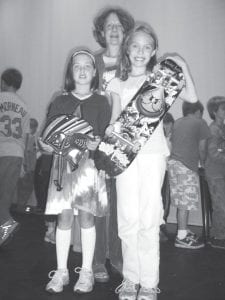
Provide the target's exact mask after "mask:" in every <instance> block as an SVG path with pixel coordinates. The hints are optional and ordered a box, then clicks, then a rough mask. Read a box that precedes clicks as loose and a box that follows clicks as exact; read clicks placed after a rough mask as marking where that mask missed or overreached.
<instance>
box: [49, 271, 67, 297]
mask: <svg viewBox="0 0 225 300" xmlns="http://www.w3.org/2000/svg"><path fill="white" fill-rule="evenodd" d="M48 277H49V278H50V279H51V280H50V281H49V283H48V284H47V285H46V288H45V290H46V291H47V292H49V293H52V294H54V293H61V292H62V291H63V287H64V286H65V285H68V284H69V272H68V270H67V269H66V270H56V271H51V272H49V274H48Z"/></svg>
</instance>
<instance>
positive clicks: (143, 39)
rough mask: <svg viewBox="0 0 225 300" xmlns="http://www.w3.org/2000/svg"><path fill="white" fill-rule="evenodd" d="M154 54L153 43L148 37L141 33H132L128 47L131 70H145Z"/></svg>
mask: <svg viewBox="0 0 225 300" xmlns="http://www.w3.org/2000/svg"><path fill="white" fill-rule="evenodd" d="M155 52H156V50H155V42H154V40H153V39H152V37H151V36H150V35H148V34H147V33H145V32H142V31H139V32H136V33H134V35H133V37H132V39H131V42H130V44H129V46H128V55H129V58H130V62H131V66H132V69H133V68H143V69H145V68H146V66H147V64H148V63H149V61H150V59H151V57H152V56H153V55H155Z"/></svg>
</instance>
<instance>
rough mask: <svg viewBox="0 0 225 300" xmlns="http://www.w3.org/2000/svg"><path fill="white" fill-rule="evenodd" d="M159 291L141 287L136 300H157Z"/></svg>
mask: <svg viewBox="0 0 225 300" xmlns="http://www.w3.org/2000/svg"><path fill="white" fill-rule="evenodd" d="M160 292H161V291H160V289H159V288H145V287H141V288H140V290H139V293H138V297H137V300H157V294H159V293H160Z"/></svg>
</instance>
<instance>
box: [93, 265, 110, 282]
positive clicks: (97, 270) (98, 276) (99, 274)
mask: <svg viewBox="0 0 225 300" xmlns="http://www.w3.org/2000/svg"><path fill="white" fill-rule="evenodd" d="M93 272H94V278H95V281H96V282H101V283H104V282H108V281H109V274H108V272H107V270H106V267H105V266H104V265H102V264H101V265H95V266H93Z"/></svg>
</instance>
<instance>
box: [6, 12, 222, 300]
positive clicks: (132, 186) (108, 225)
mask: <svg viewBox="0 0 225 300" xmlns="http://www.w3.org/2000/svg"><path fill="white" fill-rule="evenodd" d="M94 36H95V38H96V41H97V42H98V43H99V45H100V46H101V47H102V49H103V50H101V51H100V52H98V53H96V54H95V53H92V52H91V51H90V50H88V49H86V48H84V47H82V48H79V49H77V50H75V51H73V53H72V54H71V56H70V59H69V61H68V63H67V68H66V75H65V83H64V90H63V92H62V93H60V94H59V95H57V96H56V97H55V98H54V100H53V101H52V102H51V104H50V106H49V108H48V113H47V117H46V121H45V128H47V127H48V126H49V125H50V124H52V122H54V125H55V124H56V119H57V117H58V116H59V115H60V116H61V115H70V116H74V117H79V118H82V119H83V120H85V121H86V122H88V123H89V124H90V126H91V127H92V133H91V134H88V135H87V136H86V138H85V139H84V143H85V149H86V150H80V151H81V153H82V158H81V160H80V163H79V166H78V168H77V169H76V170H74V168H73V166H74V162H75V161H76V159H77V156H78V153H77V151H72V150H73V149H72V148H71V152H70V159H68V160H67V159H66V158H65V157H63V158H62V157H60V156H59V154H58V153H56V152H55V151H54V148H53V147H52V146H50V145H47V144H46V143H45V141H43V140H42V137H41V136H40V137H39V139H38V143H37V129H38V122H37V120H36V119H34V118H31V116H30V114H29V112H28V108H27V106H26V104H25V103H24V101H23V100H22V99H21V98H20V96H18V94H17V90H18V89H19V88H20V86H21V83H22V75H21V73H20V72H19V71H18V70H16V69H7V70H6V71H5V72H3V73H2V75H1V93H0V203H1V210H0V246H1V245H2V244H4V243H5V242H6V240H7V239H8V238H9V237H10V236H11V235H12V234H13V233H14V232H15V231H16V230H17V229H18V227H19V224H18V222H16V221H15V220H14V219H13V217H12V216H11V214H10V206H11V204H12V200H13V199H14V202H15V197H16V195H17V194H18V196H19V199H22V200H20V201H22V202H21V203H22V204H23V206H26V205H27V203H28V202H29V201H28V199H29V198H30V197H31V194H32V192H35V195H36V199H37V206H39V208H40V209H41V210H42V211H43V212H44V213H45V215H46V216H49V215H50V216H52V215H54V219H53V221H52V220H49V219H47V218H46V221H48V223H46V224H48V230H47V235H46V237H45V240H46V241H53V242H54V243H55V244H56V258H57V268H56V271H51V272H50V273H49V278H50V281H49V282H48V283H47V285H46V287H45V289H46V291H47V292H49V293H60V292H62V291H63V289H64V286H66V285H68V284H69V280H70V278H69V270H68V266H67V264H68V258H69V249H70V244H71V233H72V232H73V231H72V225H73V222H74V216H75V215H77V216H78V220H79V226H80V232H81V250H82V265H81V267H80V268H78V267H76V268H75V272H76V273H79V278H78V280H77V282H76V283H75V285H74V288H73V290H74V292H76V293H88V292H91V291H92V290H93V287H94V282H95V281H97V282H106V281H108V280H109V274H108V271H107V268H106V266H105V263H106V258H107V257H108V258H109V259H110V263H111V266H112V268H115V270H117V271H119V273H120V274H121V275H122V276H123V280H122V283H121V284H120V285H119V286H118V288H117V289H116V293H118V294H119V299H120V300H136V299H137V300H156V299H157V294H158V293H159V292H160V290H159V288H158V284H159V263H160V258H159V257H160V251H159V248H160V247H159V245H160V239H159V238H160V226H162V225H163V224H164V223H165V221H166V218H167V216H168V210H169V205H170V200H171V204H172V205H174V206H175V207H176V208H177V236H176V238H175V243H174V245H175V247H180V248H187V249H198V248H202V247H204V243H203V241H202V240H201V238H200V237H198V236H197V235H196V234H195V233H193V232H192V231H191V230H190V229H188V217H189V211H190V210H192V209H194V210H195V209H197V208H198V203H199V201H200V200H199V199H200V197H201V195H200V187H199V176H198V169H199V167H200V166H201V167H202V168H204V169H205V173H206V178H207V181H208V184H209V190H210V194H211V199H212V206H213V218H212V230H211V235H212V238H211V240H210V244H211V245H212V247H215V248H222V249H225V221H224V216H225V205H224V199H223V197H224V193H225V173H224V172H225V171H224V170H225V168H224V164H225V155H224V153H225V125H224V120H225V97H221V96H218V97H213V98H211V99H210V100H209V101H208V103H207V109H208V112H209V115H210V117H211V119H212V120H213V122H212V124H210V126H208V125H207V123H206V122H205V121H204V120H203V119H202V115H203V105H202V104H201V102H200V101H198V97H197V93H196V89H195V86H194V83H193V80H192V77H191V74H190V71H189V68H188V66H187V63H186V62H185V60H184V59H183V58H182V57H180V56H179V55H167V57H168V58H170V59H172V60H174V61H175V62H176V63H177V64H178V65H179V66H180V67H181V69H182V72H183V74H184V78H185V85H184V87H183V89H182V91H181V94H180V95H179V98H180V99H182V100H183V104H182V111H183V117H182V118H179V119H177V120H174V119H173V117H172V115H171V114H170V113H168V114H166V116H165V119H164V124H163V122H160V124H159V125H158V127H157V129H156V131H155V132H154V133H153V135H152V137H151V139H150V140H149V141H147V143H146V144H145V145H144V147H143V148H142V149H141V151H140V153H139V154H138V155H137V157H136V159H135V160H134V161H133V162H132V164H131V165H130V166H129V168H128V169H127V170H125V171H124V172H123V173H122V174H120V175H119V176H117V177H116V178H112V177H109V176H106V174H105V173H104V172H102V171H99V170H97V168H96V167H95V163H94V152H95V150H96V148H97V146H98V144H99V143H100V141H101V138H102V137H103V136H104V134H105V132H106V133H107V134H108V135H110V134H111V132H112V130H113V129H114V125H113V124H114V122H115V120H116V119H117V117H118V115H119V114H120V112H121V111H122V110H123V108H124V107H125V106H126V105H127V104H128V102H129V100H130V99H131V98H132V97H133V95H135V93H136V92H137V91H138V89H139V88H140V87H141V85H142V84H143V83H144V82H145V80H146V79H147V78H148V77H149V76H151V73H152V72H153V70H154V67H155V65H156V63H157V61H158V59H157V51H158V47H159V45H158V39H157V35H156V33H155V32H154V30H153V29H152V27H151V26H150V25H149V24H147V23H143V22H136V23H135V22H134V20H133V17H132V16H130V14H129V13H128V12H126V11H125V10H123V9H121V8H107V9H105V10H103V11H101V12H100V13H99V14H98V15H97V16H96V18H95V20H94ZM178 101H180V100H178ZM43 132H44V130H43ZM38 151H40V155H38V156H37V152H38ZM79 155H81V154H80V153H79ZM59 172H60V174H61V175H62V176H61V182H60V184H59V182H57V183H56V180H55V179H56V178H58V175H59ZM163 183H164V186H163ZM17 187H18V188H19V192H18V193H17ZM21 188H22V190H21ZM23 188H26V190H27V194H26V195H25V194H23ZM162 195H163V199H164V203H163V201H162ZM165 199H166V200H165ZM20 201H19V202H18V203H20ZM164 210H165V211H166V214H165V213H164ZM28 211H29V210H28ZM28 211H27V212H28ZM49 221H50V222H49ZM161 228H162V227H161ZM52 235H53V237H52Z"/></svg>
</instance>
